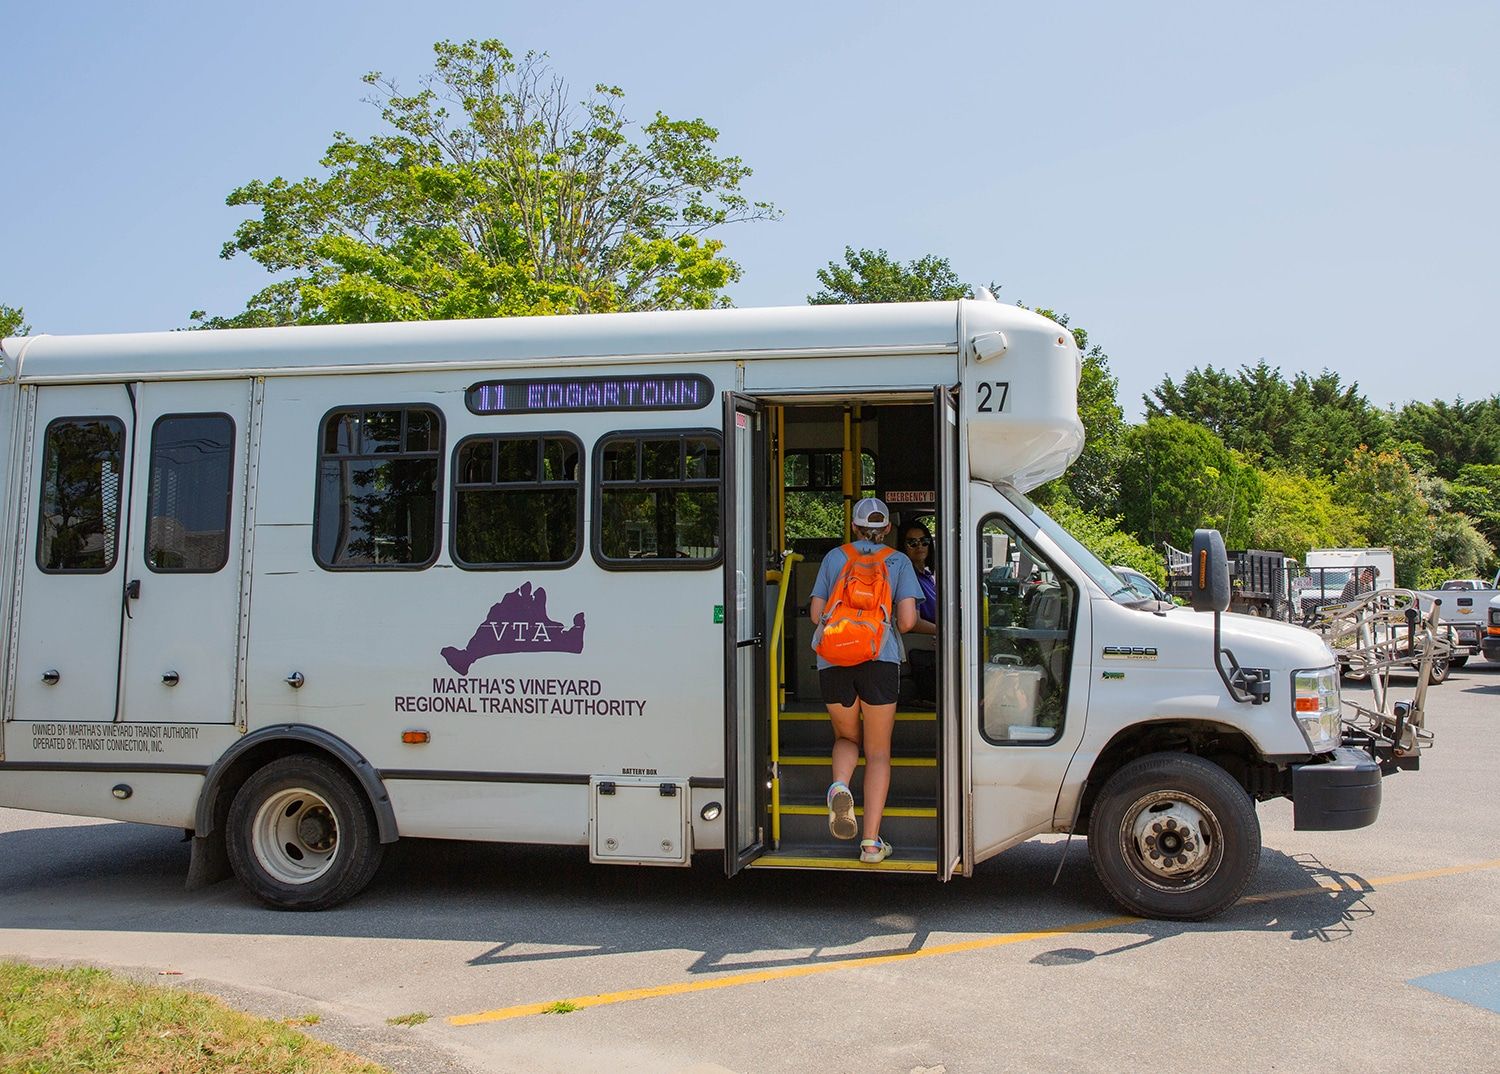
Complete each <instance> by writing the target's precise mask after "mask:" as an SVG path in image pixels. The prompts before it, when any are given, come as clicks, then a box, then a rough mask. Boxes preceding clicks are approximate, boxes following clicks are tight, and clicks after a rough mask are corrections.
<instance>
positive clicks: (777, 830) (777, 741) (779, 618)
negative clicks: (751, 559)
mask: <svg viewBox="0 0 1500 1074" xmlns="http://www.w3.org/2000/svg"><path fill="white" fill-rule="evenodd" d="M801 561H802V557H801V556H800V555H798V554H797V553H796V552H788V553H786V555H785V556H784V557H783V558H782V560H781V570H779V571H771V572H770V573H769V574H767V576H766V579H767V581H775V582H776V583H777V588H776V618H775V619H774V620H773V621H772V623H771V652H770V660H769V661H768V663H769V665H770V676H771V846H772V847H773V848H780V846H781V693H782V685H781V670H782V668H781V637H782V627H783V625H784V624H785V622H786V592H787V590H788V589H790V588H791V580H792V565H793V564H794V563H800V562H801Z"/></svg>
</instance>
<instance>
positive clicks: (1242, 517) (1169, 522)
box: [1120, 417, 1262, 548]
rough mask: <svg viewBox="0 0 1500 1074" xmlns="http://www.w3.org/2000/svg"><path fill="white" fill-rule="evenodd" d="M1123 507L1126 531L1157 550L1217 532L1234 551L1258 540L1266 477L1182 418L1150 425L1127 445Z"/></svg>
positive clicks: (1135, 431)
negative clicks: (1254, 517) (1198, 532)
mask: <svg viewBox="0 0 1500 1074" xmlns="http://www.w3.org/2000/svg"><path fill="white" fill-rule="evenodd" d="M1122 450H1123V460H1124V461H1123V465H1122V467H1121V473H1120V505H1121V508H1122V509H1123V515H1124V520H1125V525H1126V528H1127V529H1129V530H1130V531H1131V532H1132V533H1133V534H1134V535H1135V536H1136V537H1137V538H1139V539H1141V540H1143V541H1146V542H1149V543H1150V544H1152V545H1155V544H1157V543H1158V542H1161V541H1168V542H1170V543H1171V544H1173V545H1175V546H1176V547H1178V548H1186V547H1188V545H1189V544H1190V543H1191V541H1192V538H1193V530H1195V529H1197V528H1199V527H1204V526H1206V527H1212V528H1215V529H1218V530H1220V531H1221V532H1222V533H1223V534H1224V540H1225V542H1226V543H1227V544H1228V545H1229V546H1230V547H1231V548H1234V547H1244V546H1245V545H1246V544H1247V543H1249V538H1250V516H1251V513H1252V512H1253V511H1254V509H1255V505H1256V504H1257V503H1258V502H1259V501H1260V498H1261V491H1262V490H1261V480H1260V475H1259V473H1258V472H1257V471H1256V470H1255V468H1254V467H1253V466H1250V465H1249V464H1247V463H1246V462H1245V461H1243V459H1242V458H1240V457H1239V456H1238V455H1237V454H1236V453H1235V452H1233V451H1231V450H1230V449H1229V448H1227V447H1226V446H1225V445H1224V442H1223V441H1222V440H1220V439H1219V438H1218V437H1217V436H1215V435H1214V434H1213V433H1212V432H1211V431H1210V430H1208V429H1206V428H1204V427H1203V426H1202V425H1198V424H1195V423H1194V422H1190V421H1184V420H1182V419H1181V418H1168V417H1154V418H1148V419H1147V420H1146V422H1145V423H1144V424H1142V425H1135V426H1132V427H1131V428H1129V429H1128V430H1127V431H1126V432H1125V435H1124V437H1123V440H1122Z"/></svg>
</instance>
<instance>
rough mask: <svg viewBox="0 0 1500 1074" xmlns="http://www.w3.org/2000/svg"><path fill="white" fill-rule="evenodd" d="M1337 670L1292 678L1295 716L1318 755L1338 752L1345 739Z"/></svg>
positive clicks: (1299, 672)
mask: <svg viewBox="0 0 1500 1074" xmlns="http://www.w3.org/2000/svg"><path fill="white" fill-rule="evenodd" d="M1339 712H1340V701H1339V673H1338V669H1337V668H1319V669H1318V670H1316V671H1298V672H1294V673H1293V675H1292V714H1293V715H1294V716H1296V717H1297V723H1298V725H1300V726H1301V728H1302V733H1303V735H1305V736H1306V737H1307V744H1308V746H1309V747H1310V748H1311V749H1312V751H1313V752H1314V753H1325V752H1327V751H1328V750H1332V749H1337V748H1338V747H1339V745H1340V744H1341V743H1342V742H1343V740H1344V734H1343V722H1342V720H1340V718H1339Z"/></svg>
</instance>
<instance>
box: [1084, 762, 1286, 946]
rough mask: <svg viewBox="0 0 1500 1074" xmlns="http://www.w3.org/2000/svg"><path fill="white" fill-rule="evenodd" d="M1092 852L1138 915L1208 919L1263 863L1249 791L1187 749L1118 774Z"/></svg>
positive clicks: (1092, 837) (1098, 806)
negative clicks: (1185, 751)
mask: <svg viewBox="0 0 1500 1074" xmlns="http://www.w3.org/2000/svg"><path fill="white" fill-rule="evenodd" d="M1089 857H1090V858H1091V859H1092V860H1093V863H1094V872H1095V873H1096V874H1097V875H1098V877H1099V882H1100V883H1101V884H1103V885H1104V888H1105V890H1106V891H1108V892H1109V894H1110V896H1111V897H1112V898H1113V899H1114V900H1115V901H1116V902H1117V903H1119V904H1120V905H1121V906H1122V907H1124V908H1125V909H1126V910H1127V911H1129V912H1130V913H1132V914H1136V915H1138V916H1140V917H1152V918H1162V919H1165V920H1169V921H1201V920H1203V919H1205V918H1210V917H1213V916H1214V915H1216V914H1219V913H1221V912H1223V911H1224V910H1226V909H1228V908H1229V907H1230V906H1232V905H1234V903H1235V901H1236V900H1237V899H1239V897H1240V895H1241V893H1243V892H1244V890H1245V886H1246V885H1247V884H1249V883H1250V878H1251V876H1253V875H1254V873H1255V869H1256V867H1257V866H1258V865H1259V864H1260V821H1259V819H1258V818H1257V817H1256V815H1255V803H1254V802H1253V801H1252V800H1251V798H1250V796H1249V795H1248V794H1246V793H1245V789H1244V788H1243V787H1241V786H1240V785H1239V783H1238V782H1237V781H1236V780H1235V779H1234V778H1233V777H1231V776H1230V775H1229V773H1227V772H1225V771H1224V770H1223V769H1222V768H1220V767H1219V766H1218V765H1216V764H1213V763H1211V762H1209V761H1205V760H1203V759H1202V758H1201V757H1195V756H1193V755H1191V754H1186V753H1153V754H1149V755H1148V756H1145V757H1139V758H1137V759H1136V760H1134V761H1131V762H1130V763H1129V764H1127V765H1125V766H1124V767H1123V768H1121V769H1120V770H1119V771H1118V772H1116V773H1115V774H1114V775H1112V776H1111V777H1110V778H1109V781H1108V782H1107V783H1105V785H1104V788H1103V790H1101V791H1100V793H1099V797H1098V799H1097V800H1096V801H1095V802H1094V808H1093V812H1092V813H1091V814H1090V818H1089Z"/></svg>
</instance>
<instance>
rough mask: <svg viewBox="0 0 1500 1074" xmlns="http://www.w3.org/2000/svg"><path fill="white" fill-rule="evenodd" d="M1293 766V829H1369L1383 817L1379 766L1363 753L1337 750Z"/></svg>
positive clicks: (1324, 830) (1322, 830)
mask: <svg viewBox="0 0 1500 1074" xmlns="http://www.w3.org/2000/svg"><path fill="white" fill-rule="evenodd" d="M1327 756H1328V759H1327V760H1326V761H1321V762H1311V763H1308V764H1296V765H1292V827H1294V828H1296V829H1297V830H1298V831H1301V832H1342V831H1347V830H1349V829H1351V828H1366V827H1369V826H1370V825H1371V824H1374V823H1375V818H1376V817H1378V816H1380V765H1378V764H1376V763H1375V761H1374V759H1373V758H1371V757H1370V755H1369V754H1368V753H1366V752H1364V751H1363V750H1354V749H1348V748H1344V749H1337V750H1334V751H1333V752H1332V753H1330V754H1328V755H1327Z"/></svg>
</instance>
